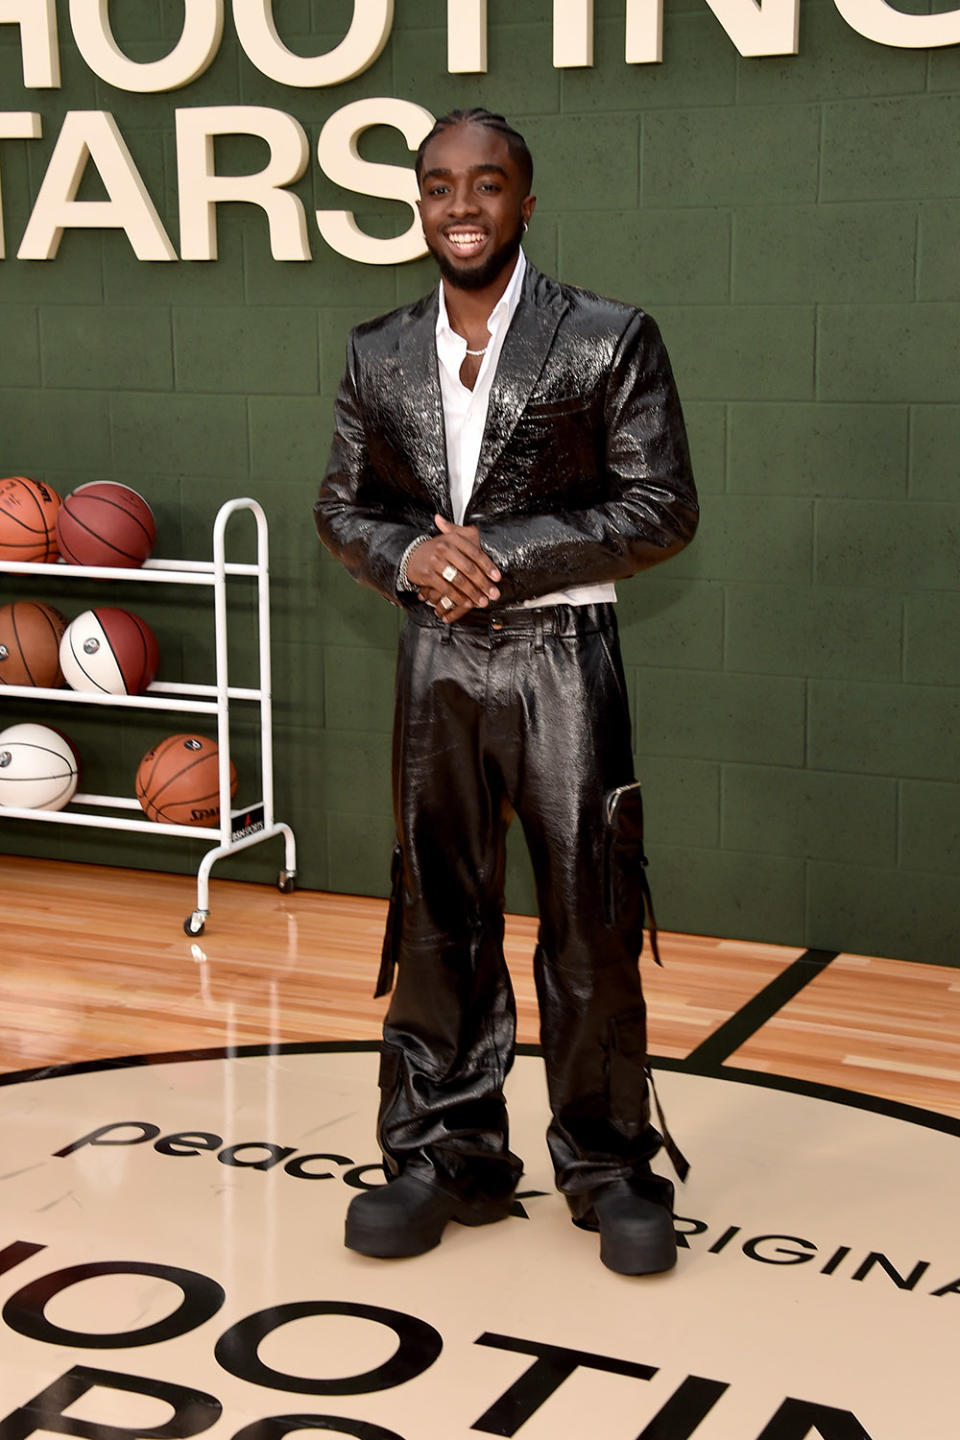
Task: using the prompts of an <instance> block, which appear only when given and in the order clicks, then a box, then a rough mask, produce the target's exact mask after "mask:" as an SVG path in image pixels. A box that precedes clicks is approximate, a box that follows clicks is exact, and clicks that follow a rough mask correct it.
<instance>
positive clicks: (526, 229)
mask: <svg viewBox="0 0 960 1440" xmlns="http://www.w3.org/2000/svg"><path fill="white" fill-rule="evenodd" d="M529 229H530V226H529V225H528V224H527V222H526V220H524V222H523V233H524V234H526V233H527V231H528V230H529Z"/></svg>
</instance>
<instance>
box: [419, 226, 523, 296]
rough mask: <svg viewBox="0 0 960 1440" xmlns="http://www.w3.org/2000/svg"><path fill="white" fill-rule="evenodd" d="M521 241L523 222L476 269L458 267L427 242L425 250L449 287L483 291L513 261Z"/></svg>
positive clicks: (443, 253)
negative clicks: (435, 263)
mask: <svg viewBox="0 0 960 1440" xmlns="http://www.w3.org/2000/svg"><path fill="white" fill-rule="evenodd" d="M522 239H523V221H522V220H520V221H519V222H518V224H517V228H516V231H515V233H514V234H513V235H511V237H510V239H509V240H505V241H504V243H503V244H502V245H501V246H500V248H499V249H498V250H494V252H493V254H492V255H490V256H489V257H488V258H487V259H486V260H484V262H483V264H482V265H478V266H477V267H476V269H473V268H471V267H470V266H468V265H458V264H457V263H456V261H454V260H451V258H450V256H449V255H448V254H447V253H446V251H441V250H438V249H436V248H435V247H434V246H433V245H431V244H430V241H429V240H428V241H427V249H428V250H429V251H430V254H431V255H432V256H433V258H434V260H436V262H437V264H438V265H439V267H440V274H441V275H442V276H443V278H444V280H446V281H447V283H448V284H449V285H453V286H455V287H456V288H457V289H458V290H485V289H486V287H487V286H488V285H492V284H493V282H494V280H496V278H497V276H498V275H499V274H500V273H501V272H502V271H503V270H505V269H506V267H507V265H509V263H510V261H511V260H515V259H516V257H517V254H518V253H519V250H520V241H521V240H522Z"/></svg>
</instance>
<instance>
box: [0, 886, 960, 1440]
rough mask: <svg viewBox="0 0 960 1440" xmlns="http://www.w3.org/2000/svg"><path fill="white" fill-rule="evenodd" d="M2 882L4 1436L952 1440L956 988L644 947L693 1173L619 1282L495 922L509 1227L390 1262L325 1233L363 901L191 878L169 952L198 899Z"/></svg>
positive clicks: (371, 920)
mask: <svg viewBox="0 0 960 1440" xmlns="http://www.w3.org/2000/svg"><path fill="white" fill-rule="evenodd" d="M0 887H2V889H0V893H2V896H3V914H4V923H3V927H2V932H0V935H2V938H0V1157H2V1161H3V1163H2V1164H0V1221H2V1228H0V1302H2V1310H0V1317H2V1318H0V1440H3V1437H5V1436H7V1435H9V1436H11V1437H14V1440H25V1437H28V1436H34V1435H36V1436H42V1435H47V1434H69V1435H86V1436H88V1437H94V1440H101V1437H102V1440H119V1437H121V1436H122V1437H124V1440H132V1437H141V1436H149V1435H160V1434H169V1435H174V1434H176V1435H193V1434H199V1433H209V1434H210V1436H211V1440H279V1437H281V1436H284V1435H287V1434H291V1433H293V1432H295V1431H296V1432H297V1433H301V1432H303V1431H305V1430H306V1429H323V1430H326V1431H328V1432H330V1431H333V1432H334V1433H337V1434H341V1435H349V1436H356V1437H363V1440H461V1437H463V1440H465V1437H466V1436H467V1435H468V1434H472V1433H475V1432H477V1431H480V1432H484V1433H488V1434H494V1435H507V1436H512V1435H514V1434H519V1435H520V1437H521V1440H580V1437H582V1436H583V1435H584V1434H596V1435H598V1436H601V1435H602V1436H603V1440H700V1437H701V1435H702V1436H703V1440H955V1436H956V1434H957V1430H956V1415H957V1406H958V1404H960V1380H958V1378H957V1373H956V1365H955V1333H956V1332H955V1315H954V1311H953V1308H952V1304H951V1301H954V1302H955V1301H956V1298H957V1297H958V1296H960V1252H958V1247H957V1243H956V1223H955V1213H956V1193H957V1189H958V1186H960V1156H958V1153H957V1140H958V1138H960V1085H958V1081H960V975H958V973H957V971H955V970H953V969H951V968H948V967H940V966H934V965H921V964H912V963H907V962H904V961H898V960H893V959H883V958H878V957H865V956H859V955H846V954H834V953H832V952H825V951H803V950H801V949H799V948H797V947H791V946H782V945H768V944H757V943H751V942H744V941H737V940H730V939H718V938H704V937H699V936H690V935H676V934H667V935H662V936H661V951H662V955H663V959H664V968H663V969H662V970H660V969H657V968H656V966H654V965H653V964H652V963H651V961H650V958H649V956H647V955H645V956H644V961H643V969H644V974H645V982H646V991H647V996H648V1003H649V1031H650V1050H651V1056H652V1063H653V1066H654V1070H655V1072H656V1073H657V1074H658V1078H659V1085H658V1088H659V1089H660V1092H661V1095H662V1097H663V1099H664V1102H665V1104H666V1108H667V1111H668V1114H669V1116H670V1119H671V1123H672V1125H673V1128H674V1130H675V1132H676V1133H677V1138H678V1139H679V1140H680V1142H681V1144H682V1145H684V1146H685V1147H686V1148H689V1150H690V1155H691V1159H692V1160H693V1172H692V1176H691V1180H690V1181H689V1182H688V1184H687V1185H686V1186H684V1187H683V1190H682V1199H681V1193H680V1192H678V1201H677V1212H676V1213H677V1220H676V1224H677V1233H678V1240H679V1243H680V1246H681V1250H680V1263H679V1265H678V1267H677V1270H676V1271H675V1272H672V1273H671V1275H669V1276H648V1277H644V1279H643V1280H641V1281H639V1282H637V1281H636V1280H634V1279H633V1278H632V1277H623V1276H617V1275H612V1274H611V1273H610V1272H609V1271H606V1270H605V1269H604V1268H603V1267H602V1266H601V1265H600V1264H599V1263H598V1260H597V1254H596V1250H597V1245H596V1236H594V1235H587V1234H585V1233H584V1232H583V1231H578V1230H574V1229H573V1227H571V1225H570V1223H569V1216H568V1214H567V1213H566V1207H565V1205H564V1204H563V1202H562V1200H561V1199H560V1198H559V1197H558V1196H557V1195H556V1193H555V1191H554V1190H553V1185H552V1174H551V1171H550V1165H549V1160H548V1157H547V1155H546V1150H545V1147H544V1146H543V1141H542V1134H543V1125H544V1122H545V1119H546V1096H545V1094H544V1087H543V1081H542V1067H541V1066H540V1064H539V1062H538V1060H537V1059H536V1058H535V1053H536V1042H537V1038H538V1036H537V1016H536V1005H535V998H534V986H533V978H532V973H531V972H532V966H531V958H532V951H533V945H534V937H535V930H536V922H535V921H534V920H531V919H529V918H524V917H510V919H509V921H508V927H507V946H506V948H507V954H508V961H509V964H510V967H511V971H512V974H513V978H514V985H515V990H516V994H517V1001H518V1011H519V1036H518V1038H519V1042H520V1045H519V1047H518V1048H519V1052H520V1053H519V1057H518V1061H517V1065H516V1067H515V1069H514V1072H513V1074H512V1075H511V1076H510V1079H509V1082H508V1090H507V1093H508V1097H509V1102H510V1115H511V1127H512V1128H511V1139H512V1141H513V1142H514V1144H515V1148H517V1149H518V1151H519V1153H520V1154H521V1155H523V1157H524V1162H525V1166H526V1172H525V1175H524V1179H523V1182H522V1185H521V1188H520V1190H519V1191H518V1196H517V1201H516V1204H515V1206H514V1209H513V1211H512V1213H511V1217H510V1218H509V1219H508V1220H507V1221H506V1222H505V1223H504V1224H501V1225H497V1226H492V1227H487V1228H485V1230H484V1231H482V1232H479V1231H477V1230H473V1229H469V1228H467V1227H464V1226H457V1225H453V1226H451V1227H449V1231H448V1233H447V1234H445V1235H444V1239H443V1243H442V1245H441V1246H440V1247H439V1248H438V1249H437V1250H434V1251H432V1252H430V1253H429V1254H426V1255H423V1256H419V1257H417V1258H416V1259H415V1260H411V1261H393V1262H386V1263H385V1262H383V1261H375V1260H369V1259H365V1258H364V1257H360V1256H357V1255H354V1254H352V1252H349V1251H347V1250H345V1249H344V1247H343V1244H342V1234H343V1214H344V1211H345V1208H346V1204H347V1202H348V1200H349V1198H350V1196H351V1194H353V1193H356V1190H357V1189H363V1188H369V1187H370V1186H371V1185H373V1184H376V1183H382V1172H381V1169H380V1166H379V1164H377V1163H375V1162H376V1160H377V1153H376V1144H375V1140H374V1136H373V1117H374V1114H375V1109H376V1089H375V1082H376V1056H375V1055H374V1054H373V1053H371V1052H372V1051H373V1050H374V1048H375V1042H376V1039H377V1037H378V1035H379V1030H380V1024H381V1019H382V1015H383V1011H384V1008H385V1004H386V1002H385V1001H384V1000H380V1001H376V1000H374V999H372V998H371V992H372V989H373V984H374V978H375V974H376V970H377V963H378V958H379V949H380V942H381V933H382V928H383V921H384V910H385V905H384V902H383V901H379V900H371V899H361V898H357V897H351V896H344V895H328V894H317V893H311V892H300V893H294V894H291V895H281V894H280V893H278V891H276V890H275V889H273V888H272V887H269V886H267V885H251V884H236V883H229V882H225V881H220V880H218V881H214V883H213V885H212V887H211V905H212V911H211V915H210V918H209V920H208V922H207V926H206V929H205V932H204V933H203V934H202V935H201V936H197V937H193V938H191V937H189V936H187V935H185V934H184V931H183V928H182V925H183V920H184V917H185V916H186V915H188V914H189V913H190V912H191V911H192V909H193V907H194V904H195V895H196V890H195V882H194V881H193V879H192V878H190V877H186V876H174V875H165V874H151V873H145V872H140V871H133V870H119V869H107V868H102V867H97V866H93V865H82V864H71V863H65V862H53V861H50V862H44V861H39V860H31V859H24V858H14V857H0ZM666 1072H672V1073H666ZM678 1117H679V1118H678ZM214 1131H216V1132H217V1133H213V1132H214ZM688 1136H689V1137H690V1138H689V1139H688ZM225 1140H226V1141H227V1142H228V1143H226V1144H225V1143H224V1141H225ZM235 1142H239V1143H235ZM268 1142H269V1143H268ZM277 1142H282V1143H277ZM290 1142H294V1143H290ZM317 1152H323V1153H317ZM217 1162H219V1163H217ZM658 1168H660V1169H661V1170H666V1168H667V1167H666V1166H665V1165H661V1166H660V1167H658ZM267 1171H269V1172H270V1173H269V1174H266V1173H264V1172H267ZM258 1172H260V1173H258ZM315 1181H321V1182H322V1181H326V1182H328V1183H326V1184H323V1183H321V1184H316V1183H309V1182H315ZM350 1187H353V1188H352V1189H351V1188H350ZM681 1206H682V1208H681ZM524 1221H531V1222H532V1223H530V1224H525V1223H523V1222H524ZM851 1281H854V1282H858V1283H853V1284H851V1283H850V1282H851ZM171 1297H173V1302H172V1303H173V1309H172V1310H171ZM221 1306H222V1309H221V1308H220V1307H221ZM218 1310H219V1315H218V1318H217V1319H216V1320H212V1318H211V1317H213V1316H214V1315H215V1314H216V1313H217V1311H218ZM239 1317H244V1318H239ZM211 1324H213V1325H214V1327H215V1330H214V1332H213V1333H211V1328H210V1326H211ZM224 1327H226V1328H224ZM221 1330H222V1331H223V1333H222V1335H220V1339H219V1341H216V1336H217V1335H218V1334H220V1331H221ZM424 1336H426V1337H428V1338H427V1340H424ZM215 1341H216V1348H214V1342H215ZM397 1342H399V1348H397ZM424 1346H426V1349H424ZM478 1347H480V1348H478ZM394 1351H395V1353H392V1352H394ZM391 1355H392V1358H391ZM531 1357H534V1358H533V1363H532V1365H531ZM398 1366H399V1372H400V1373H398V1370H397V1367H398ZM404 1367H406V1368H404ZM347 1377H349V1378H347ZM950 1377H952V1378H950ZM291 1392H293V1393H291ZM171 1407H172V1408H173V1411H174V1415H173V1419H172V1420H171V1419H170V1410H171ZM291 1411H293V1412H294V1413H290V1412H291ZM321 1411H322V1412H323V1413H320V1412H321ZM279 1412H283V1413H279ZM331 1412H333V1413H331ZM638 1431H639V1433H638Z"/></svg>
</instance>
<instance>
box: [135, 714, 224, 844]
mask: <svg viewBox="0 0 960 1440" xmlns="http://www.w3.org/2000/svg"><path fill="white" fill-rule="evenodd" d="M236 789H237V772H236V770H235V769H234V767H233V765H232V763H231V766H230V795H231V798H232V797H233V795H234V794H236ZM137 799H138V800H139V801H140V804H141V805H142V806H143V809H144V812H145V813H146V815H147V816H148V817H149V818H150V819H151V820H156V821H158V822H159V823H160V824H166V825H208V826H212V825H219V823H220V750H219V747H218V745H217V743H216V741H215V740H208V739H207V737H206V736H205V735H168V736H167V738H166V740H161V741H160V744H159V745H154V747H153V749H152V750H148V751H147V753H146V755H144V757H143V759H142V760H141V761H140V764H139V766H138V767H137Z"/></svg>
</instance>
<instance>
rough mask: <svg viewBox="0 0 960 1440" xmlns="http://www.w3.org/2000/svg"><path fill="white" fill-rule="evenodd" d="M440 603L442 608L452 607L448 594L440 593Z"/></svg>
mask: <svg viewBox="0 0 960 1440" xmlns="http://www.w3.org/2000/svg"><path fill="white" fill-rule="evenodd" d="M440 604H441V605H442V606H443V608H444V610H452V609H453V601H452V600H451V599H450V596H449V595H441V596H440Z"/></svg>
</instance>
